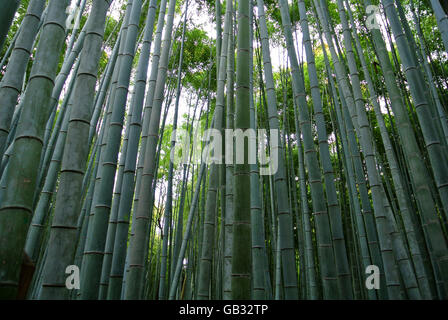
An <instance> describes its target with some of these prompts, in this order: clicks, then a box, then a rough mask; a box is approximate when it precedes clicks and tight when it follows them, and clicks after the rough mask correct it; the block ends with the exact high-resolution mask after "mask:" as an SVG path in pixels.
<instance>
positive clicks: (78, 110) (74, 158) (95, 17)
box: [39, 0, 111, 299]
mask: <svg viewBox="0 0 448 320" xmlns="http://www.w3.org/2000/svg"><path fill="white" fill-rule="evenodd" d="M110 3H111V1H109V0H96V1H95V2H94V3H93V6H92V10H91V13H90V16H89V19H88V22H87V26H86V39H85V45H84V47H83V50H82V52H81V57H80V66H79V72H78V75H77V79H76V84H75V88H74V92H73V96H74V101H73V108H72V111H71V112H70V120H69V125H68V130H67V137H66V142H65V148H64V154H63V157H62V164H61V174H60V182H59V188H58V193H57V195H56V205H55V213H54V217H53V222H52V226H51V233H50V239H49V248H48V256H47V260H46V263H45V266H44V270H43V283H42V291H41V293H40V296H39V299H67V298H68V297H69V291H68V290H67V289H66V287H65V278H66V274H65V268H66V267H67V266H68V265H71V264H72V263H73V259H74V255H75V252H76V239H77V236H78V231H77V222H78V218H79V213H80V209H81V208H80V200H81V197H82V183H83V180H84V172H85V165H86V160H87V156H88V152H89V149H90V146H88V145H87V144H86V142H87V139H88V133H89V129H90V119H91V115H92V106H93V101H94V94H95V85H96V80H97V73H98V67H99V60H100V55H101V46H102V42H103V34H104V26H105V21H106V14H107V11H108V8H109V6H110Z"/></svg>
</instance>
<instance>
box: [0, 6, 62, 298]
mask: <svg viewBox="0 0 448 320" xmlns="http://www.w3.org/2000/svg"><path fill="white" fill-rule="evenodd" d="M67 3H68V0H62V1H60V0H58V1H56V0H52V1H51V2H50V4H49V11H48V17H47V20H46V23H45V24H44V26H43V30H42V36H41V38H40V41H39V45H38V48H37V52H36V58H35V60H34V64H33V68H32V70H31V76H30V80H29V84H28V86H27V89H26V91H25V94H24V97H23V99H24V106H23V111H22V113H21V116H20V121H19V124H18V127H17V132H16V137H15V140H14V148H13V153H12V156H11V158H10V160H9V164H8V170H7V171H6V172H5V177H4V181H5V183H6V185H7V186H8V187H7V188H6V190H5V191H4V192H2V196H1V198H2V200H1V205H0V239H1V242H2V243H4V245H2V247H1V249H0V256H2V257H3V258H4V259H5V260H4V261H8V263H7V264H2V265H1V266H0V297H1V298H4V299H6V298H9V299H11V298H14V297H15V295H16V292H17V285H18V283H17V281H18V277H19V272H20V265H21V263H22V257H23V248H24V245H25V240H26V233H27V231H28V227H29V224H30V220H31V215H32V206H33V203H32V202H33V197H34V189H35V186H36V178H37V170H38V166H39V159H40V155H41V152H42V145H43V143H42V139H43V134H44V129H45V124H46V121H47V119H48V116H49V113H50V110H49V100H50V95H51V91H52V89H53V86H54V83H53V79H54V77H55V76H56V71H57V66H58V62H59V57H60V54H61V51H62V45H63V41H64V38H65V17H66V14H65V8H66V7H67ZM24 155H27V156H24Z"/></svg>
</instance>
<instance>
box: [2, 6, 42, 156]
mask: <svg viewBox="0 0 448 320" xmlns="http://www.w3.org/2000/svg"><path fill="white" fill-rule="evenodd" d="M18 3H20V1H18V0H14V1H8V4H7V7H8V8H6V9H4V10H2V11H1V15H5V14H6V13H7V12H8V9H11V6H14V5H15V4H18ZM44 7H45V0H33V1H31V2H30V4H29V5H28V9H27V13H26V15H25V17H24V18H23V21H22V24H21V26H20V29H19V31H18V32H17V39H16V41H15V43H14V45H13V46H12V48H13V49H12V53H11V57H10V58H9V62H8V65H7V68H6V72H5V74H4V75H3V78H2V82H1V86H0V100H1V101H2V103H1V105H0V158H1V157H3V153H4V151H5V150H6V140H7V137H8V134H9V132H10V125H11V120H12V117H13V114H14V109H15V106H16V104H17V98H18V96H19V94H20V93H21V91H22V83H23V81H24V78H25V73H26V67H27V65H28V61H29V59H30V55H31V51H32V49H33V44H34V40H35V38H36V36H37V33H38V31H39V28H38V26H39V24H40V21H41V16H42V12H43V10H44ZM13 16H14V14H13ZM4 19H5V17H4V16H3V17H2V18H0V21H2V23H1V24H2V25H3V23H4V22H6V21H5V20H4ZM2 28H3V26H2ZM2 32H3V31H0V37H1V34H2ZM0 42H1V40H0ZM0 47H1V45H0ZM0 51H1V50H0Z"/></svg>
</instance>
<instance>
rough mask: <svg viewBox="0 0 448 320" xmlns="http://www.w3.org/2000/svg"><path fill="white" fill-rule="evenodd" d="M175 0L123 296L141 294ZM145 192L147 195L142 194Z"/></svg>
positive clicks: (162, 59) (166, 36)
mask: <svg viewBox="0 0 448 320" xmlns="http://www.w3.org/2000/svg"><path fill="white" fill-rule="evenodd" d="M175 4H176V0H170V2H169V8H168V16H167V23H166V28H165V30H164V40H163V46H162V53H161V56H160V64H159V71H158V75H157V83H156V88H155V93H154V103H153V107H152V111H151V119H150V124H149V130H148V140H147V143H146V151H145V159H144V167H143V170H142V178H141V185H140V186H139V190H137V191H136V193H137V192H138V197H139V200H138V206H137V208H136V210H135V211H134V219H135V220H134V223H133V224H135V234H134V236H133V237H132V238H131V241H130V244H129V275H128V278H127V280H126V287H125V299H139V298H141V296H142V291H143V290H142V286H143V283H142V282H143V275H144V274H143V271H144V265H145V256H146V247H147V238H148V230H147V229H148V224H149V221H148V220H149V219H151V216H149V211H150V207H151V206H152V205H151V203H152V196H151V193H152V192H151V188H150V187H151V185H152V183H153V180H154V171H155V162H156V157H155V155H156V147H157V142H158V138H159V135H158V131H159V130H158V129H159V123H160V114H161V107H162V103H163V100H164V96H163V93H164V88H165V80H166V77H167V67H168V57H169V52H170V47H171V33H172V29H173V18H174V9H175ZM144 195H146V196H144Z"/></svg>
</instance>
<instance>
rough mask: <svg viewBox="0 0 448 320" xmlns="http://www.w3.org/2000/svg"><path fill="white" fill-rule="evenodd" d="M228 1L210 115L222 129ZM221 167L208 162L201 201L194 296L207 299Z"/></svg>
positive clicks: (229, 2) (215, 127)
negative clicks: (201, 224) (205, 185)
mask: <svg viewBox="0 0 448 320" xmlns="http://www.w3.org/2000/svg"><path fill="white" fill-rule="evenodd" d="M232 11H233V9H232V1H228V2H227V5H226V14H225V17H224V34H223V39H222V45H221V55H220V59H219V64H217V65H219V72H218V88H217V93H216V95H217V96H216V106H215V113H214V117H213V127H212V128H213V129H215V130H217V131H219V132H220V133H221V132H222V124H223V117H224V103H225V101H224V84H225V82H226V76H227V74H226V68H227V60H228V57H227V50H228V43H229V36H230V35H229V33H230V25H231V21H232V20H231V19H232ZM220 172H221V167H220V165H219V164H217V163H215V162H213V163H211V164H210V174H209V186H208V189H207V197H206V203H205V216H204V220H203V224H204V225H203V228H204V234H203V239H202V241H203V243H202V248H201V252H200V257H201V260H200V267H199V283H198V297H197V298H198V299H199V300H205V299H209V298H210V296H209V286H210V281H211V270H212V257H213V249H214V248H213V239H214V238H215V235H214V231H215V214H216V208H217V198H218V195H217V193H218V186H219V175H220Z"/></svg>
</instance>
